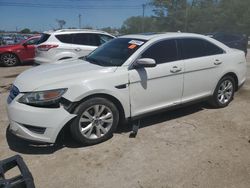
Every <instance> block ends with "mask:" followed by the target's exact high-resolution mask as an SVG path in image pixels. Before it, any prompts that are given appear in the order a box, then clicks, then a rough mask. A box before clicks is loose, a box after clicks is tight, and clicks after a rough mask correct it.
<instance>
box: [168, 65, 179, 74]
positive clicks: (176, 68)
mask: <svg viewBox="0 0 250 188" xmlns="http://www.w3.org/2000/svg"><path fill="white" fill-rule="evenodd" d="M181 70H182V69H181V68H178V67H177V66H174V67H172V69H171V70H170V72H171V73H178V72H181Z"/></svg>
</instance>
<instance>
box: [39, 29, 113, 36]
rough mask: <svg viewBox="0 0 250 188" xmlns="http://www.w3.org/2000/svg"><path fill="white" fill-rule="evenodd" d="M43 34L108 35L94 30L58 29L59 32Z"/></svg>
mask: <svg viewBox="0 0 250 188" xmlns="http://www.w3.org/2000/svg"><path fill="white" fill-rule="evenodd" d="M43 33H46V34H50V35H51V34H71V33H102V34H108V35H110V34H109V33H107V32H105V31H101V30H95V29H60V30H56V31H53V30H51V31H45V32H43Z"/></svg>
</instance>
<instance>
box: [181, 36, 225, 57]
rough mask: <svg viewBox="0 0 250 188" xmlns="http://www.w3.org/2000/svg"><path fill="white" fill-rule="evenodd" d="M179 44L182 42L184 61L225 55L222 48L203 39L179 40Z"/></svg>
mask: <svg viewBox="0 0 250 188" xmlns="http://www.w3.org/2000/svg"><path fill="white" fill-rule="evenodd" d="M178 42H180V46H181V54H182V58H183V59H191V58H198V57H203V56H210V55H217V54H223V53H224V51H223V50H222V49H221V48H219V47H218V46H216V45H214V44H212V43H210V42H208V41H205V40H203V39H193V38H188V39H181V40H178Z"/></svg>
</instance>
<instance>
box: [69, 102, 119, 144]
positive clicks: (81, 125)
mask: <svg viewBox="0 0 250 188" xmlns="http://www.w3.org/2000/svg"><path fill="white" fill-rule="evenodd" d="M75 114H77V117H76V118H75V119H74V120H73V122H72V124H71V126H70V131H71V134H72V137H73V138H74V139H75V140H77V141H78V142H80V143H82V144H84V145H94V144H98V143H101V142H104V141H106V140H108V139H109V138H111V137H112V135H113V132H114V131H115V130H116V127H117V125H118V123H119V111H118V109H117V107H116V106H115V105H114V103H113V102H111V101H109V100H108V99H105V98H101V97H95V98H91V99H89V100H87V101H84V102H83V103H81V104H80V105H79V106H78V107H77V108H76V110H75Z"/></svg>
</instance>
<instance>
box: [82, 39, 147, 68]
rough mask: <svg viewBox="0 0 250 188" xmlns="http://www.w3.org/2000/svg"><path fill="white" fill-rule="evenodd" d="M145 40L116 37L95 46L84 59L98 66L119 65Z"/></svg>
mask: <svg viewBox="0 0 250 188" xmlns="http://www.w3.org/2000/svg"><path fill="white" fill-rule="evenodd" d="M145 42H146V40H141V39H132V38H117V39H113V40H111V41H110V42H107V43H105V44H104V45H102V46H100V47H99V48H97V49H96V50H95V51H93V52H92V53H91V54H89V55H88V56H87V57H85V60H86V61H88V62H90V63H94V64H97V65H100V66H105V67H106V66H121V65H122V64H123V63H124V62H125V61H126V60H127V59H128V58H129V57H130V56H131V55H132V54H133V53H135V52H136V51H137V50H138V49H139V48H140V47H141V46H143V45H144V43H145Z"/></svg>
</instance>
